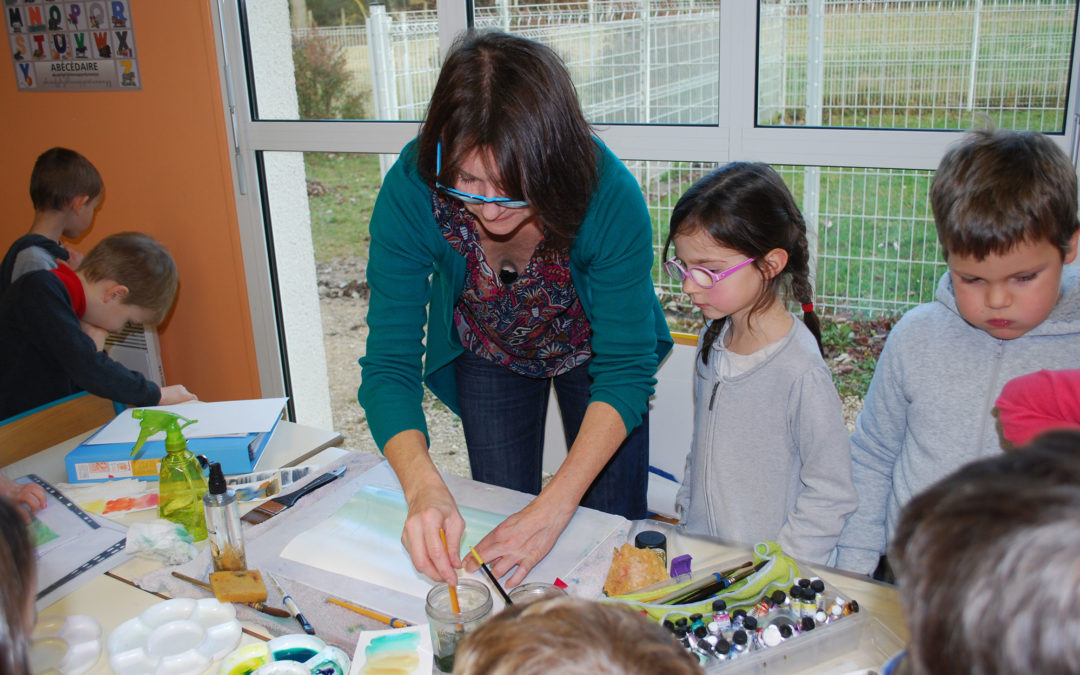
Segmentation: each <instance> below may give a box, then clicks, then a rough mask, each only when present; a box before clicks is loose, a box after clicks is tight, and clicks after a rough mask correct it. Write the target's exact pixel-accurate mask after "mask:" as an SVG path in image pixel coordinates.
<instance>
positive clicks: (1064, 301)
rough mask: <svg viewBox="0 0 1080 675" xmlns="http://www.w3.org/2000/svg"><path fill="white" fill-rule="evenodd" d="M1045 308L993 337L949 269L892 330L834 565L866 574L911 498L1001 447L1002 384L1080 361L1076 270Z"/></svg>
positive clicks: (862, 428)
mask: <svg viewBox="0 0 1080 675" xmlns="http://www.w3.org/2000/svg"><path fill="white" fill-rule="evenodd" d="M1061 290H1062V295H1061V298H1060V299H1059V300H1058V303H1057V305H1056V306H1055V307H1054V309H1053V311H1052V312H1051V313H1050V316H1049V317H1047V318H1046V319H1045V320H1044V321H1043V322H1042V323H1040V324H1039V325H1038V326H1036V327H1035V328H1033V329H1031V330H1030V331H1028V332H1027V333H1025V334H1024V335H1022V336H1020V337H1018V338H1015V339H1012V340H999V339H997V338H994V337H992V336H991V335H990V334H989V333H987V332H986V331H983V330H982V329H979V328H976V327H974V326H972V325H971V324H969V323H967V322H966V321H965V320H964V319H963V317H961V316H960V314H959V312H958V310H957V308H956V296H955V295H954V294H953V285H952V280H951V278H950V277H949V274H948V272H946V273H945V274H944V276H942V278H941V281H940V282H939V283H938V288H937V300H936V301H935V302H931V303H928V304H925V305H920V306H918V307H916V308H915V309H912V310H911V311H909V312H908V313H907V314H905V315H904V316H903V318H901V319H900V321H899V322H898V323H897V324H896V326H895V327H894V328H893V329H892V331H891V332H890V333H889V338H888V340H887V341H886V343H885V349H884V350H883V351H882V353H881V357H880V358H879V359H878V364H877V370H876V371H875V372H874V379H873V380H872V381H871V382H870V390H869V392H867V395H866V400H865V401H864V404H863V410H862V412H861V413H860V414H859V417H858V419H857V420H856V422H855V432H854V433H853V434H852V435H851V454H852V463H853V465H852V471H853V475H854V478H855V486H856V488H858V491H859V508H858V510H856V512H855V514H854V515H852V516H851V519H850V520H849V521H848V523H847V525H846V526H845V527H844V532H843V534H842V535H841V536H840V543H839V549H838V557H837V561H836V564H837V566H838V567H842V568H843V569H847V570H851V571H853V572H859V573H864V574H868V573H870V572H872V571H873V570H874V568H875V567H876V566H877V564H878V559H879V558H880V557H881V555H882V554H883V553H885V550H886V543H887V541H888V539H889V538H890V537H891V536H892V532H893V529H894V528H895V527H896V523H897V521H898V520H899V518H900V511H901V509H902V508H903V507H904V505H905V504H907V503H908V501H910V500H911V498H912V497H914V496H915V495H917V494H919V493H920V492H922V491H923V490H925V489H926V488H928V487H929V486H930V485H932V484H933V483H935V482H937V481H938V480H940V479H942V478H944V477H945V476H947V475H948V474H950V473H952V472H953V471H955V470H956V469H958V468H960V467H961V466H962V465H964V464H967V463H968V462H971V461H973V460H976V459H979V458H981V457H987V456H990V455H993V454H995V453H998V452H1001V451H1002V449H1003V447H1002V441H1001V438H1000V437H999V434H998V430H997V420H996V418H995V417H994V415H993V414H992V412H993V408H994V401H995V400H996V399H997V397H998V395H999V394H1000V393H1001V388H1002V387H1004V386H1005V383H1006V382H1008V381H1009V380H1011V379H1012V378H1014V377H1017V376H1019V375H1025V374H1027V373H1031V372H1034V371H1036V370H1041V369H1043V368H1046V369H1051V370H1056V369H1062V368H1077V367H1080V270H1078V269H1077V268H1075V267H1069V266H1066V267H1065V269H1064V273H1063V275H1062V282H1061Z"/></svg>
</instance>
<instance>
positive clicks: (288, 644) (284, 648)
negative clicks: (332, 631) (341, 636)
mask: <svg viewBox="0 0 1080 675" xmlns="http://www.w3.org/2000/svg"><path fill="white" fill-rule="evenodd" d="M349 665H350V663H349V655H348V654H346V653H345V652H344V651H342V650H341V649H338V648H337V647H335V646H333V645H327V644H326V643H325V642H323V641H322V640H320V639H319V638H317V637H315V636H313V635H302V634H295V635H282V636H281V637H276V638H274V639H273V640H270V641H269V642H266V643H261V644H255V645H246V646H244V647H241V648H240V649H237V650H236V651H234V652H233V653H231V654H229V655H228V656H227V657H225V660H224V661H222V663H221V668H220V669H219V670H218V673H219V675H346V673H348V672H349Z"/></svg>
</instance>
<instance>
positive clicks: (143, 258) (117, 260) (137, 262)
mask: <svg viewBox="0 0 1080 675" xmlns="http://www.w3.org/2000/svg"><path fill="white" fill-rule="evenodd" d="M78 271H79V273H80V274H81V275H83V277H84V278H85V279H86V280H87V281H91V282H93V281H101V280H102V279H107V280H109V281H115V282H116V283H118V284H123V285H124V286H127V289H128V294H127V295H126V296H125V297H124V300H123V302H124V304H127V305H136V306H138V307H143V308H146V309H149V310H151V311H152V312H153V313H154V318H153V320H152V321H151V322H150V323H151V324H152V325H156V324H159V323H161V322H162V321H163V320H164V319H165V315H166V314H168V312H169V308H170V307H172V304H173V300H174V299H175V298H176V287H177V285H178V284H179V275H178V274H177V271H176V263H175V262H173V258H172V256H171V255H170V254H169V252H168V251H167V250H165V247H164V246H162V245H161V244H160V243H159V242H158V241H157V240H156V239H154V238H153V237H149V236H147V235H145V234H142V233H141V232H121V233H119V234H113V235H110V236H108V237H105V238H104V239H102V240H101V241H100V242H98V244H97V246H95V247H94V248H92V249H90V252H89V253H87V254H86V257H85V258H83V261H82V264H81V265H79V270H78Z"/></svg>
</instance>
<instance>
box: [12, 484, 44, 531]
mask: <svg viewBox="0 0 1080 675" xmlns="http://www.w3.org/2000/svg"><path fill="white" fill-rule="evenodd" d="M0 494H2V495H4V496H5V497H7V498H8V499H10V500H11V501H13V502H15V503H16V504H18V505H19V506H21V507H22V508H21V509H19V510H18V511H19V515H21V516H22V517H23V520H24V521H26V522H27V523H29V522H30V517H31V516H32V515H33V514H35V513H37V512H38V511H40V510H41V509H43V508H45V502H46V499H47V498H46V496H45V490H44V489H43V488H42V487H41V486H40V485H38V484H37V483H25V484H23V485H20V484H18V483H16V482H15V481H13V480H11V479H10V478H8V477H7V476H0Z"/></svg>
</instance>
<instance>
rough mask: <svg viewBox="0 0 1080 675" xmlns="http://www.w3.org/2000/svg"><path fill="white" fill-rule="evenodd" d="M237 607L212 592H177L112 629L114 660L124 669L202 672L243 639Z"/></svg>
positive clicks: (161, 674) (122, 673)
mask: <svg viewBox="0 0 1080 675" xmlns="http://www.w3.org/2000/svg"><path fill="white" fill-rule="evenodd" d="M240 634H241V629H240V622H239V621H237V620H236V608H235V607H233V606H232V605H231V604H228V603H221V602H218V601H217V600H215V599H213V598H203V599H202V600H193V599H190V598H175V599H173V600H166V601H164V602H160V603H158V604H156V605H154V606H153V607H150V608H149V609H147V610H146V611H145V612H143V613H142V614H140V615H139V616H137V617H135V618H134V619H130V620H128V621H125V622H124V623H122V624H120V625H119V626H117V627H116V629H115V630H114V631H113V632H112V633H110V634H109V641H108V646H109V665H110V666H111V667H112V669H113V671H114V672H116V673H118V674H119V675H128V674H129V673H130V674H131V675H135V674H136V673H139V674H143V673H154V674H155V675H173V674H174V673H175V674H176V675H180V674H181V673H200V672H203V671H204V670H206V669H207V668H208V667H209V666H210V664H211V663H213V662H214V661H216V660H217V659H220V658H221V657H223V656H225V655H226V654H228V653H229V651H230V650H233V649H235V648H236V645H238V644H239V643H240Z"/></svg>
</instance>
